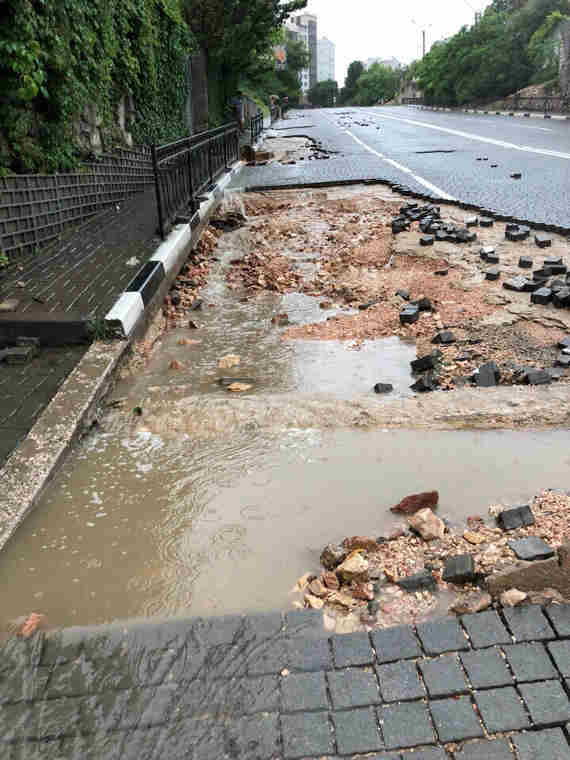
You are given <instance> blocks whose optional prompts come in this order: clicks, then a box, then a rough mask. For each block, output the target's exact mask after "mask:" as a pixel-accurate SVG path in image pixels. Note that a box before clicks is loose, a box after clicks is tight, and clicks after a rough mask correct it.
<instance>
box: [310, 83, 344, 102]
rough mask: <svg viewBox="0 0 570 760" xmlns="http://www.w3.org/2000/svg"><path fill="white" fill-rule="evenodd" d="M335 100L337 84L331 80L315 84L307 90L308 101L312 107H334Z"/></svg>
mask: <svg viewBox="0 0 570 760" xmlns="http://www.w3.org/2000/svg"><path fill="white" fill-rule="evenodd" d="M337 98H338V84H337V83H336V82H335V81H334V80H332V79H327V80H326V81H325V82H317V83H316V84H315V85H313V87H311V89H310V90H309V100H310V102H311V103H312V104H313V105H314V106H321V107H323V108H328V107H332V106H334V105H335V103H336V101H337Z"/></svg>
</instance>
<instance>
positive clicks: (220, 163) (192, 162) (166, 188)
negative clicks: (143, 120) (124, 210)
mask: <svg viewBox="0 0 570 760" xmlns="http://www.w3.org/2000/svg"><path fill="white" fill-rule="evenodd" d="M262 127H263V120H262ZM238 158H239V129H238V127H237V125H236V124H225V125H224V126H222V127H218V128H217V129H211V130H208V131H207V132H201V133H199V134H197V135H194V136H193V137H183V138H182V139H180V140H176V141H175V142H172V143H168V144H166V145H153V146H152V164H153V168H154V180H155V187H156V202H157V207H158V228H159V229H158V231H159V233H160V236H161V237H162V239H163V240H164V238H165V237H166V235H167V234H168V232H169V230H170V228H171V226H172V224H173V222H175V220H176V218H177V217H178V216H181V215H182V214H183V213H184V212H186V213H188V211H189V212H190V215H192V214H194V212H195V211H196V209H197V207H198V198H199V196H200V195H201V194H202V193H203V192H204V191H205V190H207V189H209V188H210V187H212V186H213V185H214V181H215V180H216V179H217V177H219V176H220V174H223V172H224V171H228V170H229V165H230V163H232V162H233V161H237V159H238Z"/></svg>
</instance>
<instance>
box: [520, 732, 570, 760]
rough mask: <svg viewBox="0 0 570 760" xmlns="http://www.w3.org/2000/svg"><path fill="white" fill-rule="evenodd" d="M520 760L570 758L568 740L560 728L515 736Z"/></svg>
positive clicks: (560, 759) (567, 759)
mask: <svg viewBox="0 0 570 760" xmlns="http://www.w3.org/2000/svg"><path fill="white" fill-rule="evenodd" d="M513 744H514V745H515V747H516V749H517V753H518V758H519V760H546V758H548V760H570V750H569V749H568V742H567V741H566V738H565V736H564V734H563V733H562V730H561V729H560V728H549V729H546V730H545V731H533V732H528V733H524V734H516V735H515V736H513Z"/></svg>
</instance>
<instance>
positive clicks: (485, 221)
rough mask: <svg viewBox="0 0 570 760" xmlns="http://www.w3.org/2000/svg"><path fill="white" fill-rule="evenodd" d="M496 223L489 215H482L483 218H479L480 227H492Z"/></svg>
mask: <svg viewBox="0 0 570 760" xmlns="http://www.w3.org/2000/svg"><path fill="white" fill-rule="evenodd" d="M493 224H494V221H493V219H491V218H490V217H488V216H482V217H481V219H479V226H480V227H492V226H493Z"/></svg>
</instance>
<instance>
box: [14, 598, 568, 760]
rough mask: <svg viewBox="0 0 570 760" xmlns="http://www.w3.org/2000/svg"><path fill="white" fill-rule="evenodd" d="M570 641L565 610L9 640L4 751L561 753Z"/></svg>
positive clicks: (242, 755)
mask: <svg viewBox="0 0 570 760" xmlns="http://www.w3.org/2000/svg"><path fill="white" fill-rule="evenodd" d="M568 637H570V605H563V606H551V607H548V608H546V609H542V608H541V607H538V606H529V607H517V608H508V609H504V610H502V611H495V610H489V611H486V612H482V613H479V614H476V615H466V616H464V617H463V618H461V620H459V621H458V620H456V619H455V618H453V619H452V618H446V619H442V620H439V621H436V622H432V623H424V624H420V625H417V626H416V627H412V626H405V627H400V628H391V629H383V630H378V631H375V632H373V633H371V634H366V633H358V634H347V635H344V636H343V635H335V636H332V637H328V635H327V633H326V632H325V631H324V628H323V624H322V617H321V613H318V612H314V611H296V612H289V613H286V614H285V616H284V617H283V616H282V615H280V614H278V613H275V614H270V615H266V616H251V617H222V618H217V619H211V620H202V619H196V620H182V619H174V620H171V621H168V622H164V623H146V624H145V623H142V624H141V623H139V624H132V625H126V626H124V627H123V626H121V625H114V626H106V627H101V628H92V629H89V628H84V629H81V628H76V629H67V630H64V631H61V632H59V633H56V634H54V635H50V636H44V635H42V634H36V635H35V636H34V637H33V638H32V639H30V640H22V639H11V640H9V641H8V642H7V643H5V644H4V646H3V647H2V648H1V649H0V652H1V658H0V663H1V665H0V673H1V674H2V681H1V686H0V755H1V756H2V757H3V758H4V757H5V758H9V759H10V760H13V759H14V760H15V758H18V760H27V759H28V758H40V757H41V758H42V760H45V759H47V760H55V758H57V759H58V760H72V759H74V758H78V759H79V758H81V760H109V759H110V758H123V759H124V758H135V757H136V758H137V759H138V760H151V759H153V758H161V760H175V759H179V758H180V759H182V758H191V759H192V760H223V759H224V758H232V759H233V758H235V759H236V760H237V759H238V758H239V760H295V759H296V758H307V759H308V758H329V760H332V759H333V758H339V757H345V758H357V757H362V756H363V755H366V757H369V758H370V760H445V759H446V758H447V760H450V759H451V758H457V760H483V759H485V760H515V758H518V760H536V759H537V758H548V760H567V759H568V758H569V757H570V749H569V746H568V736H569V730H570V723H569V721H570V701H569V699H568V693H569V688H570V641H569V638H568ZM368 753H372V754H368Z"/></svg>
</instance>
